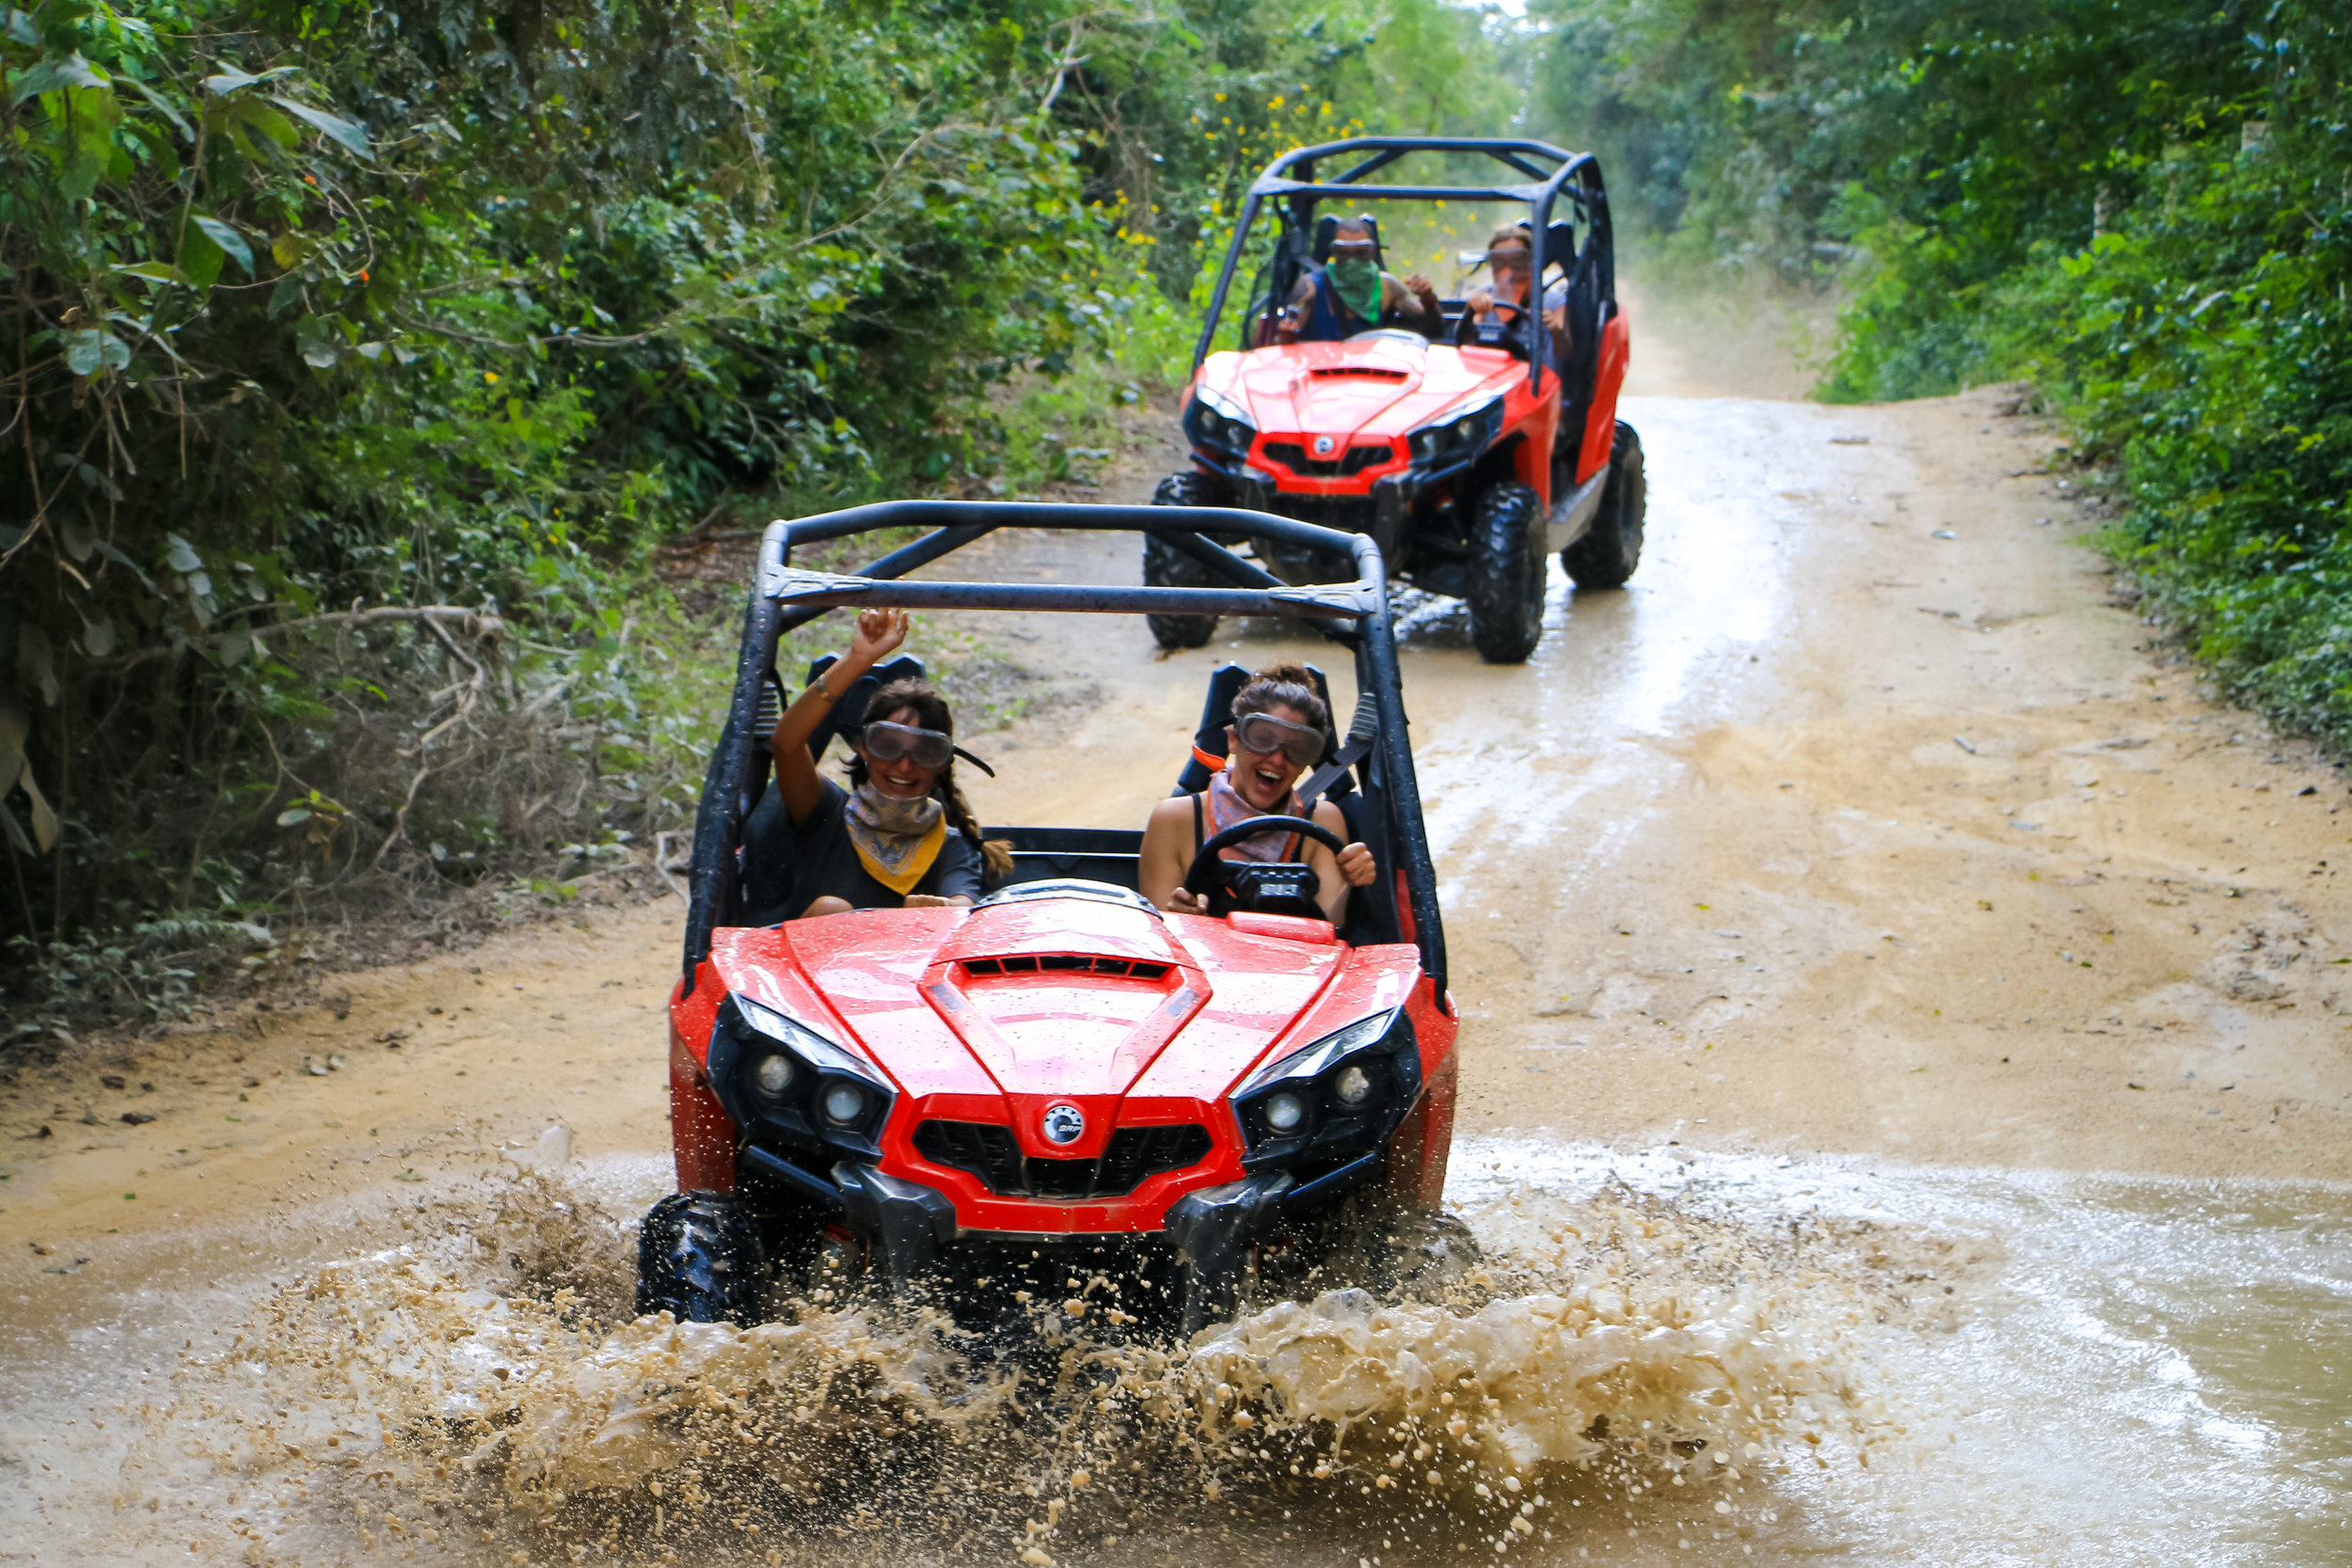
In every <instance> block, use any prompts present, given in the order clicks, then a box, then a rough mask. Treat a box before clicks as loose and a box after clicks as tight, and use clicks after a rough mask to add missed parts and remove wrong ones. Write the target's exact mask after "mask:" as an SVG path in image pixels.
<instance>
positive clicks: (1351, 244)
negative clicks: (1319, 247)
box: [1331, 240, 1380, 261]
mask: <svg viewBox="0 0 2352 1568" xmlns="http://www.w3.org/2000/svg"><path fill="white" fill-rule="evenodd" d="M1379 254H1380V247H1379V246H1378V245H1375V244H1373V243H1372V242H1371V241H1370V240H1333V241H1332V242H1331V259H1332V260H1333V261H1371V260H1372V259H1373V258H1374V257H1375V256H1377V255H1379Z"/></svg>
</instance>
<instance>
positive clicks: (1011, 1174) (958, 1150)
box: [914, 1121, 1021, 1193]
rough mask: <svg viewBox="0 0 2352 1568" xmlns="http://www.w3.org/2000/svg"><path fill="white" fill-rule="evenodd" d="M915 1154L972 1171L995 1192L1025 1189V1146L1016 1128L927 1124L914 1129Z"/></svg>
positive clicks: (986, 1124)
mask: <svg viewBox="0 0 2352 1568" xmlns="http://www.w3.org/2000/svg"><path fill="white" fill-rule="evenodd" d="M914 1152H916V1153H917V1154H920V1155H921V1156H923V1158H924V1159H926V1160H929V1161H930V1163H931V1164H934V1165H947V1166H950V1167H952V1168H953V1169H956V1170H968V1171H970V1172H971V1173H972V1174H973V1175H975V1176H977V1177H978V1178H979V1179H980V1180H982V1181H984V1182H986V1183H987V1184H988V1190H989V1191H990V1192H993V1193H1005V1192H1017V1191H1019V1190H1020V1188H1021V1146H1020V1145H1018V1144H1016V1143H1014V1142H1013V1141H1012V1129H1011V1128H1009V1127H999V1126H997V1125H996V1124H995V1123H993V1122H987V1121H927V1122H925V1123H924V1124H923V1125H922V1126H920V1127H918V1128H916V1129H915V1130H914Z"/></svg>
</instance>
